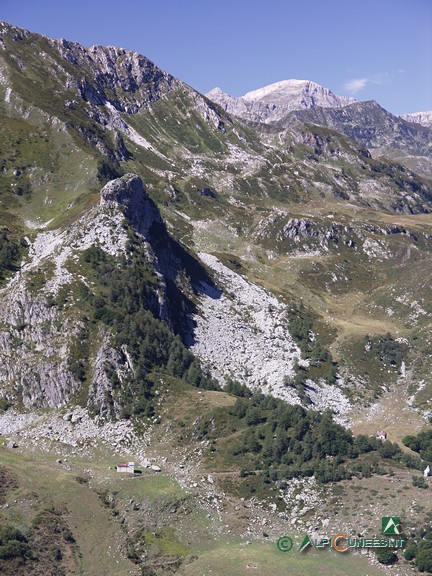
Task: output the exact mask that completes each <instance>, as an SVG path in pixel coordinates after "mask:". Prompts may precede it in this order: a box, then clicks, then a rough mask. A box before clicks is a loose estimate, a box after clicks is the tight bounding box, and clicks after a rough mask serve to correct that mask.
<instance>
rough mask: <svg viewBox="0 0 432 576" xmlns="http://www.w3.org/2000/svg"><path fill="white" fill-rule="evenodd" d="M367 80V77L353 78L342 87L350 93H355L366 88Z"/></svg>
mask: <svg viewBox="0 0 432 576" xmlns="http://www.w3.org/2000/svg"><path fill="white" fill-rule="evenodd" d="M369 82H370V80H369V78H354V79H353V80H350V81H349V82H347V83H346V84H345V86H344V88H345V90H346V91H347V92H349V93H350V94H357V92H360V90H363V89H364V88H366V86H367V85H368V84H369Z"/></svg>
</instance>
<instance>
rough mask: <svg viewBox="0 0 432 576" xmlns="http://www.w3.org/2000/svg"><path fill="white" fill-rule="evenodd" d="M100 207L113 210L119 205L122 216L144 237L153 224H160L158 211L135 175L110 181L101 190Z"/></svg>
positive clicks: (126, 175)
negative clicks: (121, 208)
mask: <svg viewBox="0 0 432 576" xmlns="http://www.w3.org/2000/svg"><path fill="white" fill-rule="evenodd" d="M100 204H101V206H105V207H107V208H109V209H111V210H113V209H114V210H115V209H117V208H118V206H119V205H121V206H122V207H123V209H124V214H125V216H126V218H127V219H128V221H129V222H131V224H132V225H133V226H134V227H135V229H136V230H137V231H138V232H139V233H140V234H142V235H143V236H144V237H146V236H147V235H148V233H149V229H150V227H151V226H152V224H153V223H154V222H157V223H159V224H162V219H161V217H160V214H159V211H158V209H157V208H156V206H155V204H154V203H153V202H152V201H151V200H150V198H149V197H148V195H147V193H146V192H145V190H144V186H143V183H142V180H141V178H140V177H139V176H137V175H136V174H125V176H122V177H121V178H117V179H116V180H111V182H108V184H106V185H105V186H104V187H103V188H102V190H101V199H100Z"/></svg>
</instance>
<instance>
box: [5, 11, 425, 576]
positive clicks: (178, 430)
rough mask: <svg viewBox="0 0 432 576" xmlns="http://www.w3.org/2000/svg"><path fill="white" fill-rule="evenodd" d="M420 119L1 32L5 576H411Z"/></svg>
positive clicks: (419, 379) (420, 450) (419, 522)
mask: <svg viewBox="0 0 432 576" xmlns="http://www.w3.org/2000/svg"><path fill="white" fill-rule="evenodd" d="M429 114H430V113H419V114H418V115H406V116H402V117H398V116H395V115H393V114H392V113H391V112H389V111H387V110H385V109H384V108H382V107H381V106H380V105H379V103H377V102H358V101H354V100H353V99H351V98H346V97H341V96H336V95H335V94H333V93H332V92H330V91H329V90H327V89H326V88H323V87H321V86H319V85H318V84H315V83H314V82H311V81H303V80H285V81H281V82H278V83H276V84H272V85H270V86H266V87H264V88H259V89H257V90H254V91H252V92H249V93H247V94H245V95H244V96H242V97H240V98H233V97H231V96H229V95H228V94H226V93H224V92H223V91H222V90H220V89H214V90H212V91H211V92H209V93H208V94H207V95H203V94H200V93H199V92H197V91H196V90H194V89H193V88H192V87H190V86H188V85H187V84H185V83H183V82H182V81H181V80H179V79H177V78H175V77H173V76H172V75H171V74H169V73H168V72H165V71H163V70H161V69H160V68H158V66H157V65H156V64H154V63H153V62H151V61H150V60H149V59H147V58H146V57H145V56H142V55H140V54H137V53H135V52H132V51H129V50H125V49H120V48H115V47H103V46H93V47H91V48H86V47H83V46H81V45H80V44H78V43H75V42H69V41H67V40H63V39H62V40H54V39H51V38H48V37H46V36H42V35H39V34H36V33H33V32H30V31H27V30H23V29H20V28H17V27H15V26H13V25H12V24H9V23H6V22H1V23H0V205H1V210H0V359H1V362H0V434H1V436H0V571H1V572H2V573H5V574H12V573H15V574H16V573H19V574H26V575H29V576H32V575H35V576H36V575H37V574H44V575H45V574H47V575H50V574H53V575H54V574H56V575H58V574H85V575H87V574H88V575H95V576H97V575H102V574H103V575H107V576H109V575H111V574H112V575H114V574H116V575H126V574H136V575H139V574H147V575H152V576H154V575H157V574H176V573H178V574H182V575H184V576H188V575H189V576H193V575H195V574H210V573H212V574H220V575H221V576H222V575H223V574H230V576H231V575H236V574H243V573H245V570H246V571H247V570H251V571H253V572H254V574H257V575H263V576H264V575H266V574H268V573H269V570H270V568H269V566H272V568H271V571H272V572H273V573H274V574H275V576H278V575H279V574H280V575H282V574H286V568H287V560H286V558H287V555H284V554H282V553H280V551H279V550H278V549H277V546H276V542H277V541H278V540H279V538H280V537H281V536H282V535H284V534H287V535H291V536H290V537H292V539H293V540H294V541H295V543H296V544H297V541H298V543H299V544H300V543H301V539H302V538H304V534H309V535H310V536H311V538H312V535H313V537H314V538H315V537H316V538H321V537H322V538H327V536H328V535H330V536H331V535H334V534H337V533H344V534H346V535H352V534H358V536H359V537H360V536H361V537H362V538H369V537H370V538H372V535H376V534H377V533H379V531H380V529H381V518H382V517H388V516H389V515H392V516H396V517H398V518H399V517H400V518H401V523H402V526H403V530H404V538H406V539H409V545H410V547H411V548H410V550H411V553H409V554H408V553H407V554H403V553H402V552H401V550H399V549H398V550H395V556H396V560H397V561H398V562H399V564H398V568H397V570H398V574H401V575H402V574H404V575H405V574H407V575H408V574H415V573H416V570H417V568H418V567H419V566H420V567H424V566H426V568H427V565H426V564H424V563H423V560H422V558H423V556H424V555H425V554H426V556H427V554H429V552H428V550H429V548H428V546H429V544H428V542H429V541H430V538H429V536H428V534H429V533H430V510H429V508H428V507H429V497H428V492H429V490H430V487H429V488H428V486H429V477H428V475H427V474H426V472H424V470H425V469H426V468H427V464H430V463H431V458H432V445H431V440H430V438H431V425H430V422H431V418H432V405H431V402H432V400H431V391H432V377H431V373H432V362H431V355H430V347H431V330H430V327H431V321H432V302H431V298H430V281H431V278H430V271H431V269H432V258H431V250H432V215H431V214H432V179H431V177H432V130H431V127H430V121H429ZM372 497H373V499H372ZM428 538H429V540H428ZM425 542H426V544H425ZM425 550H426V552H425ZM310 552H311V554H309V556H308V557H307V558H306V559H305V557H303V556H301V555H300V556H298V557H297V556H296V562H297V560H298V563H299V566H300V567H299V573H309V572H307V571H308V570H309V571H310V566H313V572H314V573H317V574H318V573H319V572H320V570H321V567H322V566H323V565H325V566H326V570H327V572H328V573H331V574H335V575H336V576H338V575H342V574H382V573H384V572H382V570H383V568H382V565H383V564H385V557H384V556H383V555H381V556H380V555H379V554H378V553H377V554H375V553H372V552H370V553H368V554H360V553H358V552H355V551H353V553H352V554H351V553H350V555H346V556H344V561H343V562H344V563H341V564H340V565H339V564H338V565H336V564H335V563H333V555H326V554H325V552H324V551H322V555H320V556H319V557H318V555H319V554H320V551H319V550H318V551H313V550H311V551H310ZM422 554H423V556H422ZM419 558H420V560H419ZM396 560H395V559H394V558H393V557H392V561H396ZM308 562H310V565H309V564H308V566H309V567H308V566H306V564H307V563H308Z"/></svg>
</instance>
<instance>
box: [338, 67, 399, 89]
mask: <svg viewBox="0 0 432 576" xmlns="http://www.w3.org/2000/svg"><path fill="white" fill-rule="evenodd" d="M391 81H392V76H391V74H389V73H388V72H381V73H379V74H373V75H372V76H366V77H364V78H353V79H352V80H349V81H348V82H346V83H345V85H344V88H345V90H346V91H347V92H349V93H350V94H357V93H358V92H360V91H361V90H364V89H365V88H366V86H368V85H369V84H377V85H378V86H385V85H388V84H390V83H391Z"/></svg>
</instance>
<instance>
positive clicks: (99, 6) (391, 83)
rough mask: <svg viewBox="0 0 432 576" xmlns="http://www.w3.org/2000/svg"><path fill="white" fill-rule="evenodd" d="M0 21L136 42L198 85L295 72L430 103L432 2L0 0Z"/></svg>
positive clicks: (359, 94) (259, 81) (384, 100)
mask: <svg viewBox="0 0 432 576" xmlns="http://www.w3.org/2000/svg"><path fill="white" fill-rule="evenodd" d="M0 19H2V20H6V21H8V22H12V23H13V24H15V25H17V26H22V27H24V28H28V29H30V30H32V31H34V32H40V33H43V34H47V35H49V36H53V37H55V38H60V37H63V38H67V39H70V40H76V41H78V42H81V43H82V44H84V45H86V46H89V45H93V44H109V45H116V46H122V47H124V48H130V49H132V50H136V51H137V52H140V53H142V54H144V55H145V56H147V57H148V58H150V59H151V60H153V61H154V62H155V63H156V64H157V65H158V66H160V67H161V68H164V69H165V70H167V71H168V72H170V73H172V74H174V75H175V76H177V77H178V78H180V79H181V80H183V81H185V82H187V83H188V84H190V85H191V86H193V87H194V88H196V89H197V90H200V91H201V92H207V91H208V90H210V89H211V88H213V87H215V86H219V87H221V88H222V89H223V90H225V91H226V92H228V93H230V94H232V95H233V96H240V95H242V94H244V93H245V92H248V91H249V90H253V89H255V88H259V87H261V86H264V85H266V84H271V83H272V82H277V81H279V80H286V79H288V78H297V79H307V80H313V81H315V82H318V83H319V84H322V85H323V86H326V87H327V88H330V89H331V90H332V91H333V92H335V93H336V94H343V95H349V96H354V97H355V98H357V99H358V100H377V101H378V102H379V103H380V104H381V105H382V106H384V108H387V109H388V110H390V111H391V112H393V113H395V114H401V113H404V112H416V111H423V110H432V0H230V1H228V0H217V1H216V0H140V1H138V0H130V1H129V2H126V3H125V4H124V5H122V4H121V3H120V2H119V1H118V0H116V1H113V0H104V1H101V0H73V1H68V2H66V1H62V0H37V1H35V0H20V1H19V2H17V1H16V0H0Z"/></svg>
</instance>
